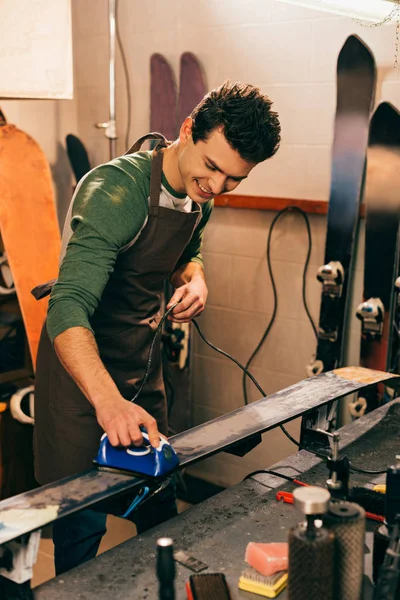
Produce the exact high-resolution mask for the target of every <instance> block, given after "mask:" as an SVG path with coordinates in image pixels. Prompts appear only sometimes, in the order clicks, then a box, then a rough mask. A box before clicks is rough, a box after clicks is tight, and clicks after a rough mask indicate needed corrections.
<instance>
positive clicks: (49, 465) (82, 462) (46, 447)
mask: <svg viewBox="0 0 400 600" xmlns="http://www.w3.org/2000/svg"><path fill="white" fill-rule="evenodd" d="M152 138H153V139H154V138H156V139H158V140H159V142H158V144H157V147H156V148H155V150H154V152H153V160H152V167H151V179H150V206H149V215H148V221H147V223H146V225H145V227H144V228H143V230H142V232H141V234H140V236H139V238H138V239H137V240H136V242H135V244H133V245H132V246H131V247H129V248H128V249H127V250H126V251H123V252H120V253H119V255H118V257H117V260H116V263H115V268H114V272H113V273H112V275H111V277H110V279H109V281H108V283H107V285H106V287H105V289H104V292H103V295H102V298H101V300H100V303H99V305H98V307H97V309H96V311H95V313H94V315H93V317H92V318H91V319H90V322H91V325H92V327H93V330H94V332H95V338H96V342H97V345H98V347H99V352H100V357H101V359H102V361H103V363H104V365H105V367H106V369H107V371H108V372H109V373H110V375H111V377H112V378H113V380H114V381H115V383H116V385H117V387H118V389H119V391H120V393H121V394H122V396H123V397H124V398H126V399H130V398H132V397H133V396H134V395H135V393H136V391H137V389H138V387H139V384H140V381H141V379H142V377H143V375H144V373H145V369H146V364H147V357H148V352H149V347H150V343H151V340H152V338H153V335H154V332H155V329H156V327H157V324H158V322H159V319H160V305H161V299H162V293H163V285H164V281H165V280H166V279H167V278H168V277H169V276H170V274H171V272H172V271H173V269H174V266H175V265H176V263H177V261H178V259H179V257H180V255H181V254H182V252H183V250H184V249H185V247H186V245H187V244H188V242H189V241H190V238H191V236H192V234H193V231H194V229H195V227H196V225H197V223H198V220H199V218H200V216H201V209H200V207H199V205H197V204H196V203H195V202H193V203H192V212H190V213H186V212H180V211H177V210H172V209H168V208H164V207H162V206H159V199H160V188H161V177H162V160H163V151H162V149H161V148H162V147H165V146H166V145H167V142H166V141H165V138H164V137H163V136H161V135H160V134H148V135H147V136H143V137H142V138H140V139H139V140H138V141H137V142H136V143H135V144H134V145H133V146H132V147H131V148H130V149H129V151H128V152H127V154H128V153H133V152H137V151H138V150H139V149H140V147H141V145H142V143H143V142H144V141H145V140H146V139H152ZM137 404H139V405H140V406H142V407H143V408H144V409H145V410H147V411H148V412H149V413H150V414H151V415H153V416H154V417H155V418H156V419H157V423H158V427H159V430H160V432H161V433H164V434H167V433H168V425H167V410H166V399H165V390H164V384H163V379H162V364H161V349H160V345H159V344H156V345H155V348H154V353H153V359H152V365H151V370H150V374H149V378H148V381H147V383H146V385H145V386H144V388H143V390H142V392H141V394H140V396H139V398H138V400H137ZM102 433H103V432H102V430H101V428H100V426H99V424H98V423H97V420H96V415H95V412H94V409H93V406H92V405H91V404H90V402H89V401H88V400H87V399H86V397H85V396H84V395H83V394H82V392H81V391H80V389H79V388H78V386H77V385H76V384H75V382H74V381H73V379H72V378H71V377H70V376H69V375H68V373H67V372H66V371H65V369H64V368H63V366H62V365H61V363H60V361H59V360H58V358H57V355H56V353H55V351H54V349H53V346H52V344H51V342H50V339H49V337H48V334H47V328H46V323H45V324H44V327H43V330H42V335H41V339H40V344H39V351H38V358H37V369H36V384H35V434H34V449H35V475H36V478H37V480H38V481H39V483H41V484H45V483H48V482H51V481H54V480H56V479H60V478H61V477H66V476H68V475H72V474H74V473H78V472H80V471H83V470H85V469H88V468H90V467H91V465H92V461H93V458H95V456H96V454H97V450H98V446H99V442H100V437H101V435H102Z"/></svg>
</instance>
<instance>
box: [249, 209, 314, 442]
mask: <svg viewBox="0 0 400 600" xmlns="http://www.w3.org/2000/svg"><path fill="white" fill-rule="evenodd" d="M287 212H297V213H298V214H300V215H301V216H302V217H303V219H304V222H305V224H306V229H307V236H308V251H307V257H306V261H305V263H304V269H303V289H302V297H303V305H304V309H305V311H306V314H307V317H308V320H309V321H310V323H311V327H312V328H313V331H314V334H315V337H316V338H317V339H318V332H317V328H316V326H315V323H314V321H313V319H312V317H311V314H310V311H309V308H308V305H307V298H306V284H307V270H308V264H309V262H310V256H311V250H312V239H311V228H310V221H309V219H308V216H307V214H306V213H305V212H304V211H303V210H302V209H301V208H299V207H297V206H287V207H286V208H283V209H282V210H280V211H279V212H278V213H277V214H276V215H275V217H274V219H273V221H272V223H271V227H270V229H269V233H268V239H267V252H266V253H267V264H268V272H269V277H270V280H271V286H272V292H273V296H274V308H273V311H272V316H271V319H270V321H269V323H268V325H267V328H266V330H265V331H264V333H263V335H262V337H261V339H260V341H259V342H258V344H257V346H256V349H255V350H254V352H253V353H252V355H251V356H250V358H249V360H248V361H247V363H246V367H245V368H246V369H248V368H249V366H250V365H251V363H252V362H253V360H254V358H255V356H256V355H257V354H258V352H259V350H260V348H261V347H262V345H263V344H264V342H265V340H266V339H267V336H268V334H269V332H270V331H271V328H272V326H273V324H274V322H275V318H276V314H277V311H278V294H277V291H276V284H275V279H274V275H273V272H272V264H271V239H272V233H273V230H274V227H275V225H276V223H277V222H278V221H279V219H280V218H281V217H282V216H283V215H284V214H285V213H287ZM242 384H243V397H244V403H245V405H247V404H248V397H247V389H246V377H245V375H243V381H242ZM297 445H298V444H297Z"/></svg>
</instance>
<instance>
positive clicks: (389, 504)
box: [372, 465, 400, 594]
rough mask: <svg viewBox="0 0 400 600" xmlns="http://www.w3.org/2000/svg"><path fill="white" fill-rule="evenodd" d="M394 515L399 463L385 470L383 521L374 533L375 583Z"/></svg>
mask: <svg viewBox="0 0 400 600" xmlns="http://www.w3.org/2000/svg"><path fill="white" fill-rule="evenodd" d="M396 515H400V465H394V466H392V467H389V468H388V470H387V471H386V495H385V523H384V524H383V525H380V526H379V527H377V529H376V530H375V533H374V548H373V555H372V578H373V580H374V582H375V583H376V582H377V580H378V574H379V569H380V567H381V565H382V563H383V559H384V557H385V552H386V549H387V547H388V545H389V540H390V535H391V532H392V528H393V527H394V525H395V524H396ZM399 594H400V585H399Z"/></svg>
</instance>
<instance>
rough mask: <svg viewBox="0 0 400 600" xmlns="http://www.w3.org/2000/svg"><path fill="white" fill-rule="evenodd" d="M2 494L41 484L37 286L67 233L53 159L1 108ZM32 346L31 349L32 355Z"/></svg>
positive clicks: (49, 274) (41, 309) (42, 313)
mask: <svg viewBox="0 0 400 600" xmlns="http://www.w3.org/2000/svg"><path fill="white" fill-rule="evenodd" d="M0 155H1V160H0V273H1V274H0V398H1V399H2V401H3V402H2V405H3V406H2V407H3V408H4V407H5V408H6V409H5V410H4V412H2V415H1V418H0V443H1V447H0V456H1V457H2V460H1V462H2V463H3V465H2V466H3V469H1V464H0V475H1V478H0V479H1V480H0V496H1V497H6V496H10V495H14V494H16V493H18V492H21V491H24V490H26V489H30V488H32V487H34V486H35V485H36V483H35V480H34V477H33V457H32V426H31V425H32V424H33V392H34V387H33V385H32V384H33V375H34V371H35V364H36V353H37V348H38V344H39V337H40V332H41V329H42V325H43V321H44V320H45V317H46V312H47V300H43V301H42V302H37V301H36V300H35V298H34V297H33V296H32V294H31V290H32V288H34V287H35V286H36V285H38V284H40V283H41V282H43V281H47V280H50V279H52V278H54V277H55V276H56V275H57V271H58V256H59V253H60V231H59V226H58V220H57V214H56V205H55V201H54V193H53V183H52V178H51V172H50V168H49V164H48V162H47V159H46V157H45V155H44V153H43V151H42V149H41V148H40V147H39V146H38V144H37V143H36V142H35V140H33V139H32V138H31V137H30V136H29V135H27V134H26V133H25V132H23V131H21V130H20V129H18V128H17V127H16V126H15V125H11V124H8V123H7V122H6V119H5V117H4V115H2V114H1V112H0ZM28 347H29V352H28Z"/></svg>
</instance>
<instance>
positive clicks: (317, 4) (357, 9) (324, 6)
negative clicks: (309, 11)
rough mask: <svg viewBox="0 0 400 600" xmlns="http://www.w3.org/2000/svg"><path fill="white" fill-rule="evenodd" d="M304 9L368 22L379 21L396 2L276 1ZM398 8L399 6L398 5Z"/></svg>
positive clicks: (388, 12)
mask: <svg viewBox="0 0 400 600" xmlns="http://www.w3.org/2000/svg"><path fill="white" fill-rule="evenodd" d="M277 1H278V2H286V3H288V4H296V5H297V6H304V7H306V8H315V9H317V10H323V11H325V12H330V13H334V14H339V15H344V16H348V17H352V18H359V19H365V20H368V21H380V20H382V19H384V18H385V17H386V16H387V15H389V14H390V12H391V11H392V10H393V9H394V8H395V6H393V4H396V0H277ZM399 8H400V4H399Z"/></svg>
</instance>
